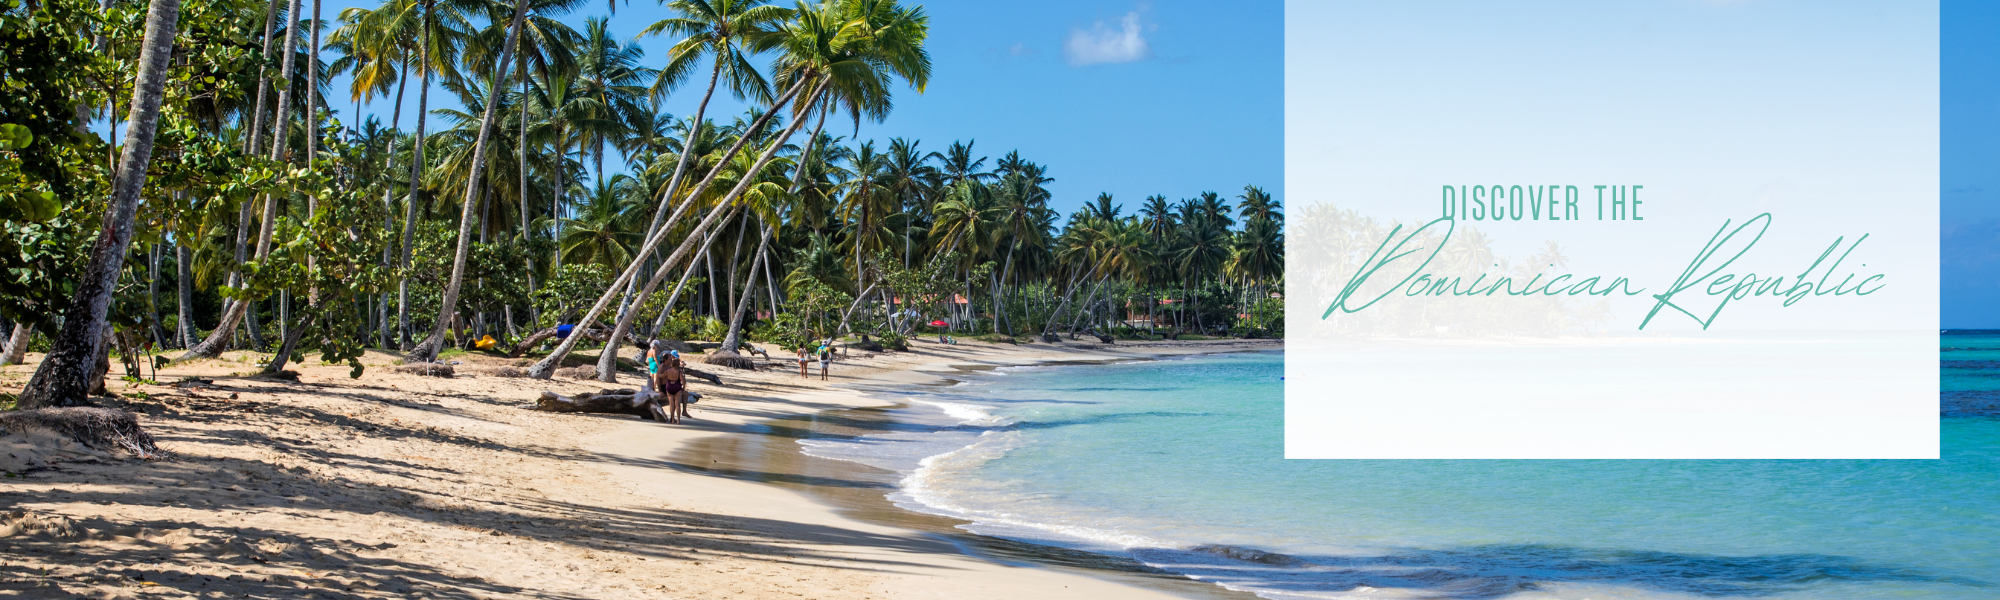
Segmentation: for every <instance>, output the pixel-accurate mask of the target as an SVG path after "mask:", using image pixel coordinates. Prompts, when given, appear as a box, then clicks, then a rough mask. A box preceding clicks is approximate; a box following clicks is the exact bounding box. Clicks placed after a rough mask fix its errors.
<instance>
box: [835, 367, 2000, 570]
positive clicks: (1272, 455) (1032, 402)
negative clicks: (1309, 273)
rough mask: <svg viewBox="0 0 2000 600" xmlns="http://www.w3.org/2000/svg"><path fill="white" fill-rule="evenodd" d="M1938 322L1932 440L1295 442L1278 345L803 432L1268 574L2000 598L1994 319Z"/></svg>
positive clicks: (1203, 566)
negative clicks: (1770, 445)
mask: <svg viewBox="0 0 2000 600" xmlns="http://www.w3.org/2000/svg"><path fill="white" fill-rule="evenodd" d="M1942 340H1943V341H1942V346H1943V348H1942V350H1943V351H1942V353H1941V354H1942V356H1943V362H1942V369H1941V372H1942V377H1943V380H1942V389H1943V390H1944V391H1943V406H1944V409H1943V411H1942V413H1943V416H1942V421H1941V423H1942V425H1941V427H1942V434H1943V449H1942V453H1943V454H1942V455H1943V459H1942V460H1935V461H1926V460H1905V461H1286V460H1283V459H1282V458H1280V457H1281V456H1282V438H1281V436H1282V432H1283V429H1282V427H1281V419H1282V413H1283V388H1282V385H1283V383H1282V381H1280V377H1281V376H1282V375H1283V355H1282V354H1280V353H1244V354H1223V355H1208V356H1200V357H1191V358H1180V359H1171V360H1161V361H1145V362H1131V363H1117V364H1109V365H1076V366H1047V367H1027V368H1013V369H1000V370H997V371H991V372H986V373H983V374H975V375H971V376H969V377H968V379H967V380H966V381H964V382H962V383H960V384H958V385H956V386H953V387H950V388H946V389H944V390H921V391H913V392H909V393H907V394H906V395H904V396H903V399H905V400H907V401H909V407H907V408H904V409H899V413H901V414H899V415H897V416H898V417H899V418H900V419H902V420H903V421H904V422H905V423H906V424H907V425H906V426H905V427H903V428H900V429H899V430H897V431H893V432H890V433H886V434H880V435H870V436H865V437H860V438H839V439H833V438H828V439H812V440H805V441H803V442H801V443H803V444H805V445H806V446H807V447H808V448H807V452H808V453H811V454H814V455H818V456H823V457H828V458H837V459H843V460H852V461H856V462H863V463H868V464H872V465H875V466H879V467H883V468H888V469H892V470H896V471H899V472H902V473H903V474H904V475H903V479H902V483H901V487H900V489H899V490H898V491H897V492H895V493H893V494H892V495H891V496H890V498H891V499H892V500H894V501H896V502H897V503H898V504H899V505H901V506H904V507H906V508H909V509H912V510H919V511H924V512H932V513H938V514H945V515H950V516H955V517H959V518H963V519H966V520H969V521H972V524H971V525H968V526H966V527H967V528H968V529H971V530H972V531H974V532H977V533H982V534H986V535H993V536H1000V537H1007V538H1012V539H1019V540H1024V541H1031V542H1038V543H1044V544H1050V545H1058V546H1066V547H1071V548H1079V549H1086V550H1092V551H1097V552H1103V553H1107V554H1114V555H1119V556H1128V557H1131V558H1133V559H1136V560H1139V561H1141V562H1144V563H1147V564H1150V565H1153V566H1155V567H1159V568H1162V569H1166V570H1169V571H1173V572H1177V573H1181V574H1183V575H1186V576H1188V577H1192V578H1196V579H1200V580H1203V581H1210V582H1214V583H1216V584H1218V585H1223V586H1225V587H1229V588H1232V589H1237V590H1243V591H1248V592H1252V593H1255V594H1257V595H1260V596H1264V597H1267V598H1274V599H1288V598H1508V599H1527V598H1574V599H1583V598H1592V599H1607V598H1732V597H1742V598H1773V599H1807V598H1810V599H1877V598H1908V599H1944V598H1951V599H1958V598H1966V599H1971V598H2000V400H1996V398H2000V332H1985V333H1976V334H1964V335H1952V334H1947V335H1944V336H1943V337H1942ZM1357 426H1363V425H1359V424H1357ZM1329 435H1337V432H1330V433H1329Z"/></svg>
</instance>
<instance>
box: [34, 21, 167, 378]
mask: <svg viewBox="0 0 2000 600" xmlns="http://www.w3.org/2000/svg"><path fill="white" fill-rule="evenodd" d="M180 13H181V3H180V0H152V2H150V3H149V4H148V6H147V8H146V38H145V41H144V42H143V45H142V46H141V49H140V51H139V77H138V84H137V85H135V86H133V89H132V110H131V113H130V114H129V115H128V116H127V117H126V119H125V120H126V122H127V123H129V125H127V126H126V129H125V144H124V151H123V152H122V153H120V155H119V158H118V171H117V173H118V176H117V177H116V181H115V183H113V184H112V194H111V206H110V209H109V210H108V211H107V212H106V214H105V215H104V225H103V227H102V228H101V229H99V230H98V233H97V245H96V247H95V248H93V249H92V251H91V253H90V266H89V267H87V268H86V269H85V270H84V276H83V280H82V281H81V282H79V284H78V285H77V287H76V296H75V300H74V301H72V302H71V303H70V306H69V309H68V310H67V311H65V312H64V313H63V326H62V330H61V331H60V332H59V333H58V334H57V335H56V337H55V346H54V347H53V348H52V349H50V351H49V354H48V356H46V357H44V358H43V359H42V364H40V365H38V366H36V367H35V375H34V377H33V378H32V379H30V380H29V381H28V387H27V388H26V389H24V390H22V392H21V396H20V398H19V400H18V403H17V405H16V407H17V408H22V409H31V408H41V407H48V406H77V405H81V404H84V397H85V395H87V394H89V393H90V388H91V380H92V379H93V377H92V374H93V373H94V372H95V371H96V367H97V360H96V358H97V356H98V353H99V352H100V351H103V350H105V349H104V343H105V337H106V335H107V334H106V330H105V327H107V326H108V325H107V324H106V322H105V315H106V314H108V313H109V312H110V310H111V294H112V292H113V291H114V290H115V288H116V286H117V283H118V275H119V272H120V271H122V270H124V267H125V251H126V250H127V249H129V248H130V247H131V245H132V220H133V217H134V215H136V214H137V213H138V210H139V192H140V190H141V188H143V187H144V186H145V183H146V167H147V165H149V164H151V162H152V159H153V138H154V136H155V134H156V133H157V132H158V128H157V126H158V124H159V120H160V101H161V99H162V96H163V95H164V94H165V91H166V86H167V59H168V58H171V57H172V56H173V47H174V31H175V29H176V26H177V25H178V24H179V23H178V22H179V19H180Z"/></svg>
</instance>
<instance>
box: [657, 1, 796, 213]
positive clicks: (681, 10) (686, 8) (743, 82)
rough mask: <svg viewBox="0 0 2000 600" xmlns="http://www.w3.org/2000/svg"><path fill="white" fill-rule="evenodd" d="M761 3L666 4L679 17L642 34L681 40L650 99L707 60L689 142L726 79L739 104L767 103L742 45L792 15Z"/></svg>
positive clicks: (671, 188) (677, 181)
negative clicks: (705, 86)
mask: <svg viewBox="0 0 2000 600" xmlns="http://www.w3.org/2000/svg"><path fill="white" fill-rule="evenodd" d="M764 2H765V0H674V1H672V2H668V3H666V7H667V10H671V11H673V12H674V13H675V14H677V15H679V16H677V17H674V18H671V19H662V20H660V21H659V22H656V23H653V24H652V25H650V26H648V27H646V29H645V30H644V31H642V32H640V34H639V35H642V36H643V35H660V34H672V35H678V36H682V38H681V41H679V42H676V43H675V44H674V46H673V48H671V49H669V50H667V66H666V68H664V69H660V70H659V71H658V77H657V79H656V80H655V81H654V83H653V88H652V90H651V92H652V94H653V95H654V97H656V98H657V97H661V96H664V95H666V93H667V92H670V91H673V89H674V88H676V87H679V86H680V85H681V84H682V83H684V82H686V81H687V79H688V77H689V75H690V74H692V73H693V72H694V69H695V67H696V65H697V64H699V63H700V62H701V60H702V59H703V58H707V59H709V61H710V63H712V65H713V66H711V67H710V68H709V74H708V89H707V90H706V91H704V92H702V95H701V103H700V104H697V105H695V109H694V118H693V119H690V120H689V121H688V123H689V130H688V132H687V136H686V137H687V139H695V138H696V137H697V136H699V135H700V132H699V131H698V130H699V129H700V128H701V127H702V126H703V125H704V124H706V123H707V121H705V119H707V115H708V101H709V99H711V98H713V97H715V87H716V85H717V84H719V83H721V82H722V80H723V79H724V78H725V76H726V77H727V79H728V80H729V92H730V94H731V95H733V96H735V97H736V99H738V100H743V99H745V98H750V99H754V100H756V101H758V102H770V99H771V84H770V83H769V82H767V81H765V80H764V76H763V75H762V74H760V73H758V72H757V68H756V67H753V66H751V65H750V56H751V54H750V53H749V52H747V51H745V49H744V46H743V44H744V43H745V42H746V41H750V40H755V39H757V38H758V37H759V36H761V35H764V34H765V32H766V29H768V28H769V27H770V26H772V25H773V24H775V23H777V22H779V21H782V20H784V19H786V18H788V17H790V16H791V11H789V10H786V9H783V8H778V7H775V6H765V5H764ZM689 156H690V154H689V153H686V152H683V153H681V156H680V157H679V159H678V160H676V161H675V164H674V171H673V175H672V176H670V177H669V178H668V179H667V188H666V190H665V191H663V192H661V193H660V199H661V206H660V209H659V210H656V211H654V218H653V222H652V223H651V224H650V225H648V226H647V228H646V235H647V236H648V237H650V236H652V235H653V233H654V232H656V231H658V230H659V228H660V223H661V221H662V219H661V217H662V216H663V215H665V214H666V212H667V211H666V205H665V203H666V201H667V200H669V199H670V198H672V197H673V196H674V194H675V193H677V192H679V191H680V185H681V178H682V176H683V175H685V174H686V173H687V170H688V157H689Z"/></svg>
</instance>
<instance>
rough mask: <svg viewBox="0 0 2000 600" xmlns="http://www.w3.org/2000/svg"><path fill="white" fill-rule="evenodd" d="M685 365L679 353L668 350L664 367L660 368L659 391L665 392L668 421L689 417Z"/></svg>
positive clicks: (679, 420) (676, 421)
mask: <svg viewBox="0 0 2000 600" xmlns="http://www.w3.org/2000/svg"><path fill="white" fill-rule="evenodd" d="M686 372H687V365H686V364H684V363H682V362H681V353H680V352H675V351H669V352H668V354H667V362H666V366H665V368H662V369H660V378H661V379H662V383H661V385H660V391H662V392H665V393H666V394H667V416H668V417H669V419H668V421H667V422H669V423H680V422H681V419H691V418H693V416H691V415H689V414H688V409H687V375H686Z"/></svg>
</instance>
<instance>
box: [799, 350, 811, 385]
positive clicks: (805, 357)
mask: <svg viewBox="0 0 2000 600" xmlns="http://www.w3.org/2000/svg"><path fill="white" fill-rule="evenodd" d="M810 362H812V354H811V353H808V352H806V347H805V346H803V345H801V346H799V379H811V378H812V376H811V375H807V374H806V364H807V363H810Z"/></svg>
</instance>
